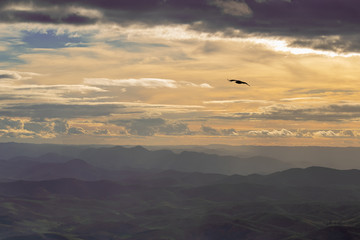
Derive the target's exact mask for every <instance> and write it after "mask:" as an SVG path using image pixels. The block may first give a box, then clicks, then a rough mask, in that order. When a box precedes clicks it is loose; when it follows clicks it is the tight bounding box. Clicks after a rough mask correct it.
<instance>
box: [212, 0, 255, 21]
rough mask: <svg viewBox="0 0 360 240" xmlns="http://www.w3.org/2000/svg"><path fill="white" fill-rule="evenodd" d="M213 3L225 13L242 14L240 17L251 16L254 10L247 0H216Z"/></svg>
mask: <svg viewBox="0 0 360 240" xmlns="http://www.w3.org/2000/svg"><path fill="white" fill-rule="evenodd" d="M212 4H214V5H215V6H217V7H219V8H220V9H221V10H222V12H223V13H225V14H229V15H233V16H240V17H250V16H251V15H252V11H251V9H250V8H249V6H248V5H247V4H246V3H245V2H238V1H233V0H214V1H212Z"/></svg>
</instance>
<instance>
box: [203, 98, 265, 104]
mask: <svg viewBox="0 0 360 240" xmlns="http://www.w3.org/2000/svg"><path fill="white" fill-rule="evenodd" d="M203 103H204V104H227V103H264V104H267V103H272V101H267V100H252V99H237V100H214V101H204V102H203Z"/></svg>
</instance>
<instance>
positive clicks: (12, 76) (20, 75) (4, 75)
mask: <svg viewBox="0 0 360 240" xmlns="http://www.w3.org/2000/svg"><path fill="white" fill-rule="evenodd" d="M39 75H41V74H38V73H32V72H17V71H8V70H0V81H1V80H3V79H4V80H27V79H31V78H32V77H33V76H39Z"/></svg>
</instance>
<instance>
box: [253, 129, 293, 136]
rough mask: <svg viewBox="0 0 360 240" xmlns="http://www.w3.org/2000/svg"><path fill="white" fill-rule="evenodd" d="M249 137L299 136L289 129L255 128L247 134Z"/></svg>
mask: <svg viewBox="0 0 360 240" xmlns="http://www.w3.org/2000/svg"><path fill="white" fill-rule="evenodd" d="M246 135H247V136H248V137H297V136H298V134H296V133H293V132H291V131H289V130H287V129H281V130H255V131H249V132H248V133H247V134H246Z"/></svg>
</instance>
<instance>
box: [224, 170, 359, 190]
mask: <svg viewBox="0 0 360 240" xmlns="http://www.w3.org/2000/svg"><path fill="white" fill-rule="evenodd" d="M221 182H222V183H233V184H235V183H243V182H249V183H258V184H265V185H274V186H275V185H276V186H283V185H291V186H310V187H313V186H324V187H330V186H336V185H338V186H359V187H360V170H355V169H354V170H337V169H331V168H324V167H309V168H291V169H288V170H284V171H280V172H275V173H272V174H269V175H258V174H253V175H248V176H240V175H233V176H229V177H228V178H225V179H222V180H221Z"/></svg>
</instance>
